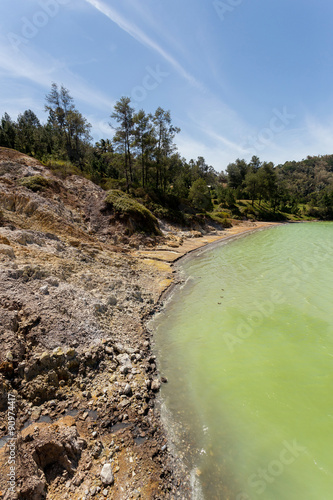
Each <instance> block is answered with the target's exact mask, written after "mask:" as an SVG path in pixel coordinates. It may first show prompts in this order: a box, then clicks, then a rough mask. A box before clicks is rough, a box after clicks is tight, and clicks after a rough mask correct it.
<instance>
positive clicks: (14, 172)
mask: <svg viewBox="0 0 333 500" xmlns="http://www.w3.org/2000/svg"><path fill="white" fill-rule="evenodd" d="M105 195H106V194H105V192H104V191H103V190H102V189H101V188H99V187H98V186H96V185H95V184H93V183H92V182H90V181H88V180H87V179H85V178H83V177H78V176H70V177H67V178H66V179H60V178H58V177H56V176H54V175H53V174H52V173H51V171H49V170H48V169H47V168H45V167H44V166H43V165H41V164H40V163H38V162H37V161H36V160H34V159H33V158H30V157H27V156H25V155H23V154H20V153H17V152H16V151H13V150H8V149H4V148H0V211H1V212H0V309H1V310H0V314H1V325H0V339H1V351H0V412H1V413H0V446H1V448H0V469H1V471H2V474H1V477H0V490H1V495H2V496H1V495H0V498H15V497H14V496H8V495H9V493H8V486H9V484H8V482H7V476H6V474H8V473H9V472H10V469H9V463H8V459H9V458H10V447H9V444H10V441H9V438H10V436H9V435H8V412H7V409H8V399H7V398H8V394H10V395H11V396H10V397H11V398H14V400H15V416H16V431H17V433H16V435H15V438H16V441H15V446H16V464H15V467H16V469H15V473H16V486H17V492H18V493H17V495H18V496H17V498H20V499H26V500H28V499H29V500H39V499H42V498H48V499H60V498H61V499H64V498H68V499H71V500H76V499H82V498H85V499H88V498H112V499H125V498H144V499H145V500H146V499H153V498H161V499H162V498H169V497H170V498H171V497H172V496H173V493H172V492H173V491H174V492H175V491H176V487H177V483H178V484H180V477H182V474H183V472H182V471H181V470H179V478H178V477H177V474H176V473H175V470H176V469H175V468H173V472H171V471H172V463H171V457H170V456H169V455H168V451H167V450H166V448H165V446H164V445H165V443H166V440H165V437H164V435H163V432H162V429H161V425H160V420H159V415H158V412H157V410H156V408H155V404H154V400H155V397H156V394H157V392H158V390H159V386H160V380H159V377H158V374H157V371H156V365H155V359H154V357H153V356H152V354H151V351H150V338H149V335H148V333H147V332H146V331H145V327H144V318H145V317H146V316H147V315H148V314H150V312H151V311H152V309H153V308H154V304H156V302H157V300H158V298H159V296H160V293H161V291H162V290H163V289H164V288H165V286H167V285H168V284H169V283H170V282H171V270H170V267H169V266H168V265H167V264H165V263H163V262H160V261H158V260H151V259H146V258H139V257H136V256H135V255H134V251H135V252H137V253H138V254H139V251H140V250H142V249H146V250H148V249H149V248H153V247H154V245H156V243H157V241H160V242H161V241H162V242H164V243H167V242H168V240H167V239H165V238H163V237H159V238H156V237H147V236H144V235H142V234H139V235H137V234H133V236H132V237H129V236H128V233H129V231H128V224H127V222H128V221H126V220H125V221H123V222H122V221H121V220H119V218H118V217H116V215H115V214H114V213H113V212H112V210H110V209H109V208H108V207H107V205H106V204H105ZM170 241H171V240H170ZM172 242H173V244H175V237H172ZM131 249H132V250H133V251H132V250H131ZM106 463H110V464H111V467H109V466H108V465H107V466H106V467H104V468H103V465H104V464H106ZM110 472H112V474H110ZM108 474H109V477H106V476H107V475H108ZM111 475H112V477H111ZM182 485H183V489H182V488H181V487H180V486H179V487H177V491H178V492H179V494H180V495H181V498H187V484H186V481H182ZM6 492H7V493H6Z"/></svg>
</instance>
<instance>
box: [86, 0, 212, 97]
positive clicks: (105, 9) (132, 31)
mask: <svg viewBox="0 0 333 500" xmlns="http://www.w3.org/2000/svg"><path fill="white" fill-rule="evenodd" d="M85 1H86V2H87V3H89V4H90V5H91V6H92V7H95V9H97V10H98V11H99V12H101V13H102V14H104V15H105V16H106V17H108V18H109V19H110V20H111V21H112V22H114V23H116V24H117V25H118V26H119V28H121V29H122V30H123V31H125V32H126V33H128V34H129V35H130V36H131V37H133V38H134V39H135V40H137V41H138V42H139V43H141V44H142V45H145V46H146V47H148V48H150V49H152V50H154V51H155V52H157V53H158V54H159V55H160V56H161V57H163V58H164V59H165V61H167V62H168V63H169V64H171V66H173V67H174V68H175V70H176V71H177V72H178V73H179V74H180V75H181V76H182V77H183V78H185V79H186V80H187V81H188V82H189V83H190V84H191V85H193V86H194V87H196V88H198V89H200V90H204V86H203V84H202V83H200V82H199V81H198V80H197V79H196V78H195V77H194V76H192V75H191V74H190V73H188V72H187V71H186V70H185V69H184V68H183V66H182V65H181V64H180V63H179V62H178V61H177V60H176V59H175V58H174V57H173V56H172V55H171V54H169V53H168V52H167V51H166V50H164V49H163V48H162V47H161V46H160V45H159V44H158V43H156V42H155V41H154V40H152V39H151V38H150V37H149V36H148V35H146V34H145V33H144V32H143V31H142V30H141V29H140V28H139V27H138V26H136V25H135V24H134V23H131V22H129V21H127V20H126V19H125V18H124V17H123V16H122V15H121V14H119V13H118V12H117V11H116V10H115V9H113V8H112V7H109V6H108V5H105V3H103V2H101V1H100V0H85Z"/></svg>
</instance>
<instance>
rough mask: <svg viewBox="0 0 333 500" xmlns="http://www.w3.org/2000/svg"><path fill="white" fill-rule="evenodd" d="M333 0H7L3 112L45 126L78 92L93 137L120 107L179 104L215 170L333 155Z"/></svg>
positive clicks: (182, 121) (174, 109)
mask: <svg viewBox="0 0 333 500" xmlns="http://www.w3.org/2000/svg"><path fill="white" fill-rule="evenodd" d="M332 27H333V3H332V2H331V1H329V0H321V1H320V2H316V1H315V0H251V1H250V0H215V1H214V0H208V1H204V0H141V1H139V0H121V1H120V0H118V1H115V0H1V3H0V28H1V29H0V95H1V101H0V114H1V115H2V114H3V113H4V112H5V111H7V112H8V113H9V114H10V115H11V116H12V118H15V119H16V117H17V115H18V113H20V112H23V111H24V110H25V109H29V108H30V109H32V110H34V111H35V112H36V114H37V115H38V116H39V118H40V119H41V121H43V122H44V121H46V114H45V112H44V104H45V95H46V94H47V93H48V92H49V90H50V87H51V83H52V82H56V83H59V84H63V85H64V86H65V87H66V88H68V89H69V90H70V93H71V94H72V96H73V97H74V100H75V103H76V106H77V108H78V109H79V111H81V113H82V114H83V115H84V116H85V117H86V118H87V119H88V120H89V121H90V123H91V124H92V126H93V128H92V132H93V136H94V140H98V139H100V138H108V137H109V138H110V137H112V130H111V129H110V127H109V125H108V123H109V121H110V118H109V116H110V114H111V112H112V108H113V105H114V104H115V102H116V101H117V100H118V99H119V98H120V97H121V96H123V95H125V96H129V97H131V99H132V103H133V105H134V106H135V108H136V109H137V110H139V109H141V108H143V109H145V110H146V111H147V112H153V111H155V109H156V108H157V107H158V106H161V107H162V108H164V109H166V110H170V111H171V116H172V119H173V123H174V125H176V126H179V127H180V128H181V133H180V134H179V135H178V136H177V138H176V143H177V145H178V150H179V152H180V154H181V155H182V156H184V157H185V158H186V159H187V160H190V159H191V158H196V157H197V156H199V155H201V156H204V157H205V159H206V161H207V162H208V163H209V164H211V165H212V166H213V167H214V168H215V169H216V170H218V171H220V170H225V168H226V166H227V165H228V163H229V162H232V161H234V160H235V159H236V158H238V157H239V158H245V159H247V160H249V159H250V158H251V156H252V155H253V154H256V155H257V156H259V157H260V159H261V160H266V161H273V162H274V163H275V164H278V163H283V162H284V161H287V160H301V159H302V158H305V157H306V156H307V155H318V154H331V153H333V85H332V80H333V50H332V48H333V29H332Z"/></svg>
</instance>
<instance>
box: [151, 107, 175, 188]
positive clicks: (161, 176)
mask: <svg viewBox="0 0 333 500" xmlns="http://www.w3.org/2000/svg"><path fill="white" fill-rule="evenodd" d="M153 123H154V125H155V133H156V139H157V142H156V152H155V158H156V184H155V186H156V189H159V188H162V189H163V190H164V191H165V190H166V166H167V165H166V159H167V158H168V157H169V156H170V155H171V154H172V153H173V152H174V151H175V149H176V146H175V145H174V143H173V139H174V137H175V135H176V134H178V133H179V132H180V128H178V127H174V126H173V125H172V123H171V115H170V111H164V109H162V108H160V107H159V108H157V110H156V111H155V114H154V116H153Z"/></svg>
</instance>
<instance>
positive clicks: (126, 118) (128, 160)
mask: <svg viewBox="0 0 333 500" xmlns="http://www.w3.org/2000/svg"><path fill="white" fill-rule="evenodd" d="M130 103H131V99H130V98H129V97H121V98H120V100H119V101H117V102H116V104H115V106H114V111H113V113H112V114H111V118H112V119H113V120H115V121H116V122H117V123H118V124H119V125H118V127H113V126H112V124H110V126H111V127H112V128H115V130H116V134H115V136H114V138H113V140H114V142H115V143H116V144H117V145H118V150H119V151H120V152H121V153H123V155H124V160H125V164H124V167H125V176H126V189H127V191H128V190H129V187H130V185H131V184H132V182H133V170H132V153H131V144H132V139H133V136H134V131H133V125H134V123H133V114H134V108H132V106H131V105H130Z"/></svg>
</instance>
